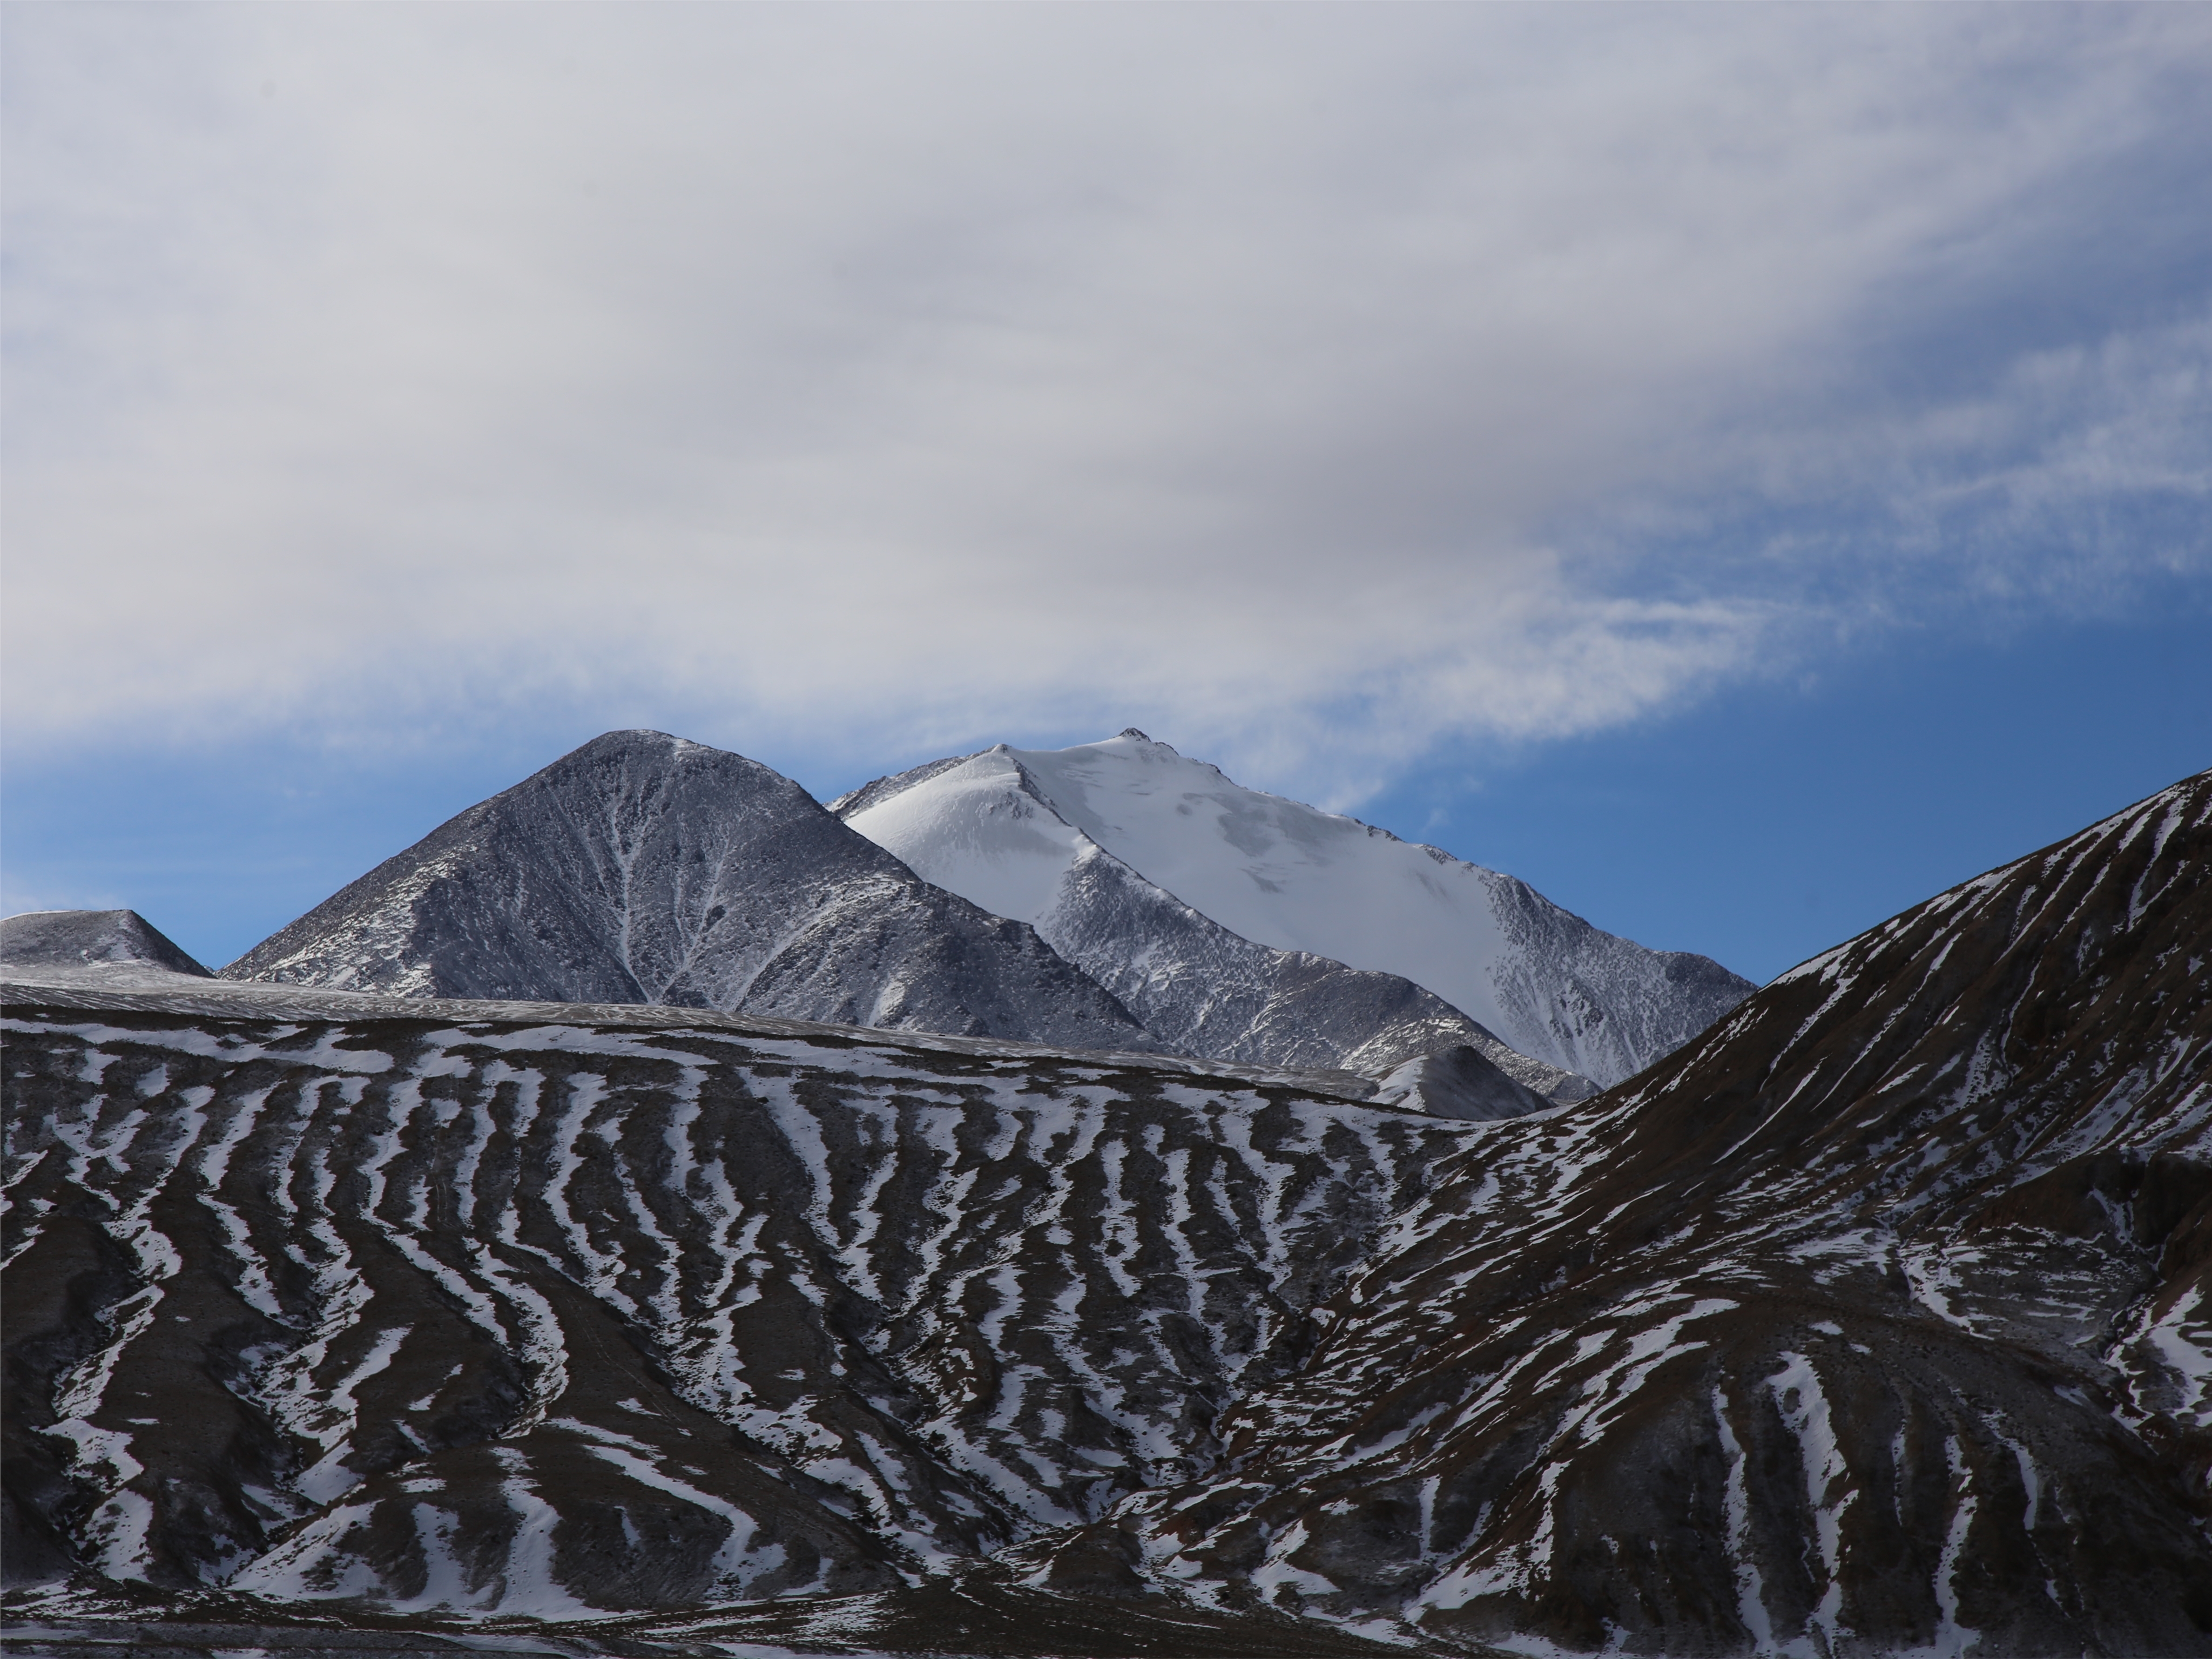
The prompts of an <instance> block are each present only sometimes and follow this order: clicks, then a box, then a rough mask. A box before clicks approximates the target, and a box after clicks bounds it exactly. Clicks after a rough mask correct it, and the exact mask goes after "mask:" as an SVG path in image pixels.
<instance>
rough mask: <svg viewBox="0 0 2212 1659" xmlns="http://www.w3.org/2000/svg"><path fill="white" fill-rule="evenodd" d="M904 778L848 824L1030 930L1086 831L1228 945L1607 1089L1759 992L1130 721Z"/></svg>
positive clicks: (870, 797)
mask: <svg viewBox="0 0 2212 1659" xmlns="http://www.w3.org/2000/svg"><path fill="white" fill-rule="evenodd" d="M903 776H904V778H905V779H910V780H911V781H910V782H903V783H902V780H897V779H894V780H885V781H881V782H879V783H878V784H872V785H870V786H869V787H868V788H867V789H866V790H864V791H860V792H858V793H856V794H855V795H854V796H853V797H851V798H850V803H851V804H850V805H849V806H848V808H847V816H848V822H849V823H851V824H852V826H853V828H854V829H858V830H859V831H860V833H861V834H863V835H865V836H868V837H869V838H870V839H872V840H874V841H877V842H879V843H880V844H881V845H883V846H884V847H886V848H890V850H891V851H892V852H894V853H896V854H897V855H898V856H899V857H900V858H902V860H905V861H906V862H907V863H908V865H909V866H912V867H914V868H915V870H917V871H919V872H921V873H922V874H923V875H924V876H925V877H926V878H927V879H928V880H930V881H933V882H934V883H936V884H939V886H943V887H948V888H950V889H951V890H953V891H954V892H957V893H959V894H961V895H962V896H964V897H967V898H969V899H971V900H973V901H974V902H976V903H978V904H980V905H981V906H982V907H983V908H986V909H988V910H994V911H996V912H997V913H998V914H1000V915H1008V916H1014V917H1017V918H1020V919H1023V920H1032V919H1036V918H1038V917H1039V916H1040V915H1042V910H1043V909H1044V908H1046V907H1047V906H1048V904H1049V903H1050V902H1051V895H1052V893H1053V891H1054V889H1055V885H1056V884H1057V883H1058V881H1059V880H1060V876H1061V874H1062V872H1065V871H1066V869H1067V867H1068V866H1069V864H1070V862H1071V860H1073V859H1074V858H1075V857H1076V856H1077V854H1079V851H1080V845H1079V842H1077V840H1076V839H1075V838H1074V836H1073V835H1071V833H1070V832H1071V831H1073V832H1079V834H1080V836H1082V837H1083V838H1084V840H1085V841H1087V842H1090V843H1091V844H1094V845H1095V846H1097V848H1099V849H1101V850H1102V851H1103V852H1104V853H1107V854H1111V855H1112V856H1113V857H1114V858H1115V860H1119V861H1120V862H1121V864H1123V865H1126V866H1128V867H1129V868H1130V869H1131V870H1133V871H1134V872H1138V873H1139V874H1140V875H1141V876H1142V877H1143V878H1145V879H1146V881H1148V882H1150V883H1151V884H1153V885H1154V886H1156V887H1158V888H1159V889H1161V890H1164V892H1165V893H1167V894H1169V895H1171V896H1173V897H1174V898H1175V899H1176V900H1178V901H1180V902H1182V904H1185V905H1188V907H1190V908H1192V909H1193V910H1194V911H1196V912H1198V913H1199V914H1200V915H1203V916H1206V917H1207V918H1210V919H1211V920H1212V921H1215V922H1217V923H1218V924H1219V925H1220V926H1222V927H1225V928H1226V929H1228V930H1229V931H1230V932H1231V933H1235V934H1237V935H1239V936H1241V937H1242V938H1243V939H1248V940H1250V941H1253V942H1255V943H1257V944H1260V945H1267V946H1269V947H1272V948H1273V949H1276V950H1280V951H1304V952H1309V953H1310V954H1312V955H1315V956H1318V957H1328V958H1331V959H1333V960H1334V961H1335V962H1339V963H1346V964H1347V965H1349V966H1351V967H1352V968H1356V969H1367V970H1370V971H1372V972H1376V973H1383V974H1390V975H1398V976H1400V977H1401V978H1404V979H1407V980H1410V981H1413V983H1414V984H1416V985H1419V986H1421V987H1425V988H1426V989H1427V990H1429V991H1431V992H1432V993H1434V994H1436V995H1437V996H1438V997H1440V998H1442V999H1443V1000H1444V1001H1445V1002H1447V1003H1449V1004H1450V1005H1451V1006H1453V1007H1454V1008H1455V1009H1458V1010H1459V1011H1461V1012H1463V1013H1464V1014H1466V1015H1467V1016H1468V1017H1469V1018H1472V1019H1474V1021H1475V1022H1477V1023H1478V1024H1480V1025H1482V1026H1484V1027H1486V1028H1487V1029H1488V1030H1491V1031H1492V1032H1495V1033H1496V1034H1497V1035H1498V1036H1499V1037H1502V1038H1503V1039H1504V1041H1505V1042H1507V1043H1509V1044H1510V1045H1511V1046H1512V1047H1513V1048H1516V1049H1517V1050H1519V1051H1520V1052H1521V1053H1522V1054H1528V1055H1531V1056H1533V1057H1534V1058H1535V1059H1538V1060H1543V1061H1545V1062H1546V1063H1547V1064H1549V1065H1553V1066H1561V1067H1564V1068H1565V1069H1566V1070H1569V1071H1572V1072H1577V1073H1582V1074H1583V1075H1584V1076H1587V1077H1591V1078H1595V1079H1599V1080H1600V1081H1601V1082H1608V1083H1609V1082H1616V1081H1619V1080H1620V1079H1623V1078H1626V1077H1628V1076H1630V1075H1631V1074H1632V1073H1635V1072H1637V1071H1639V1070H1641V1069H1642V1068H1643V1067H1644V1066H1646V1065H1649V1064H1650V1062H1651V1061H1653V1060H1656V1059H1658V1058H1659V1057H1660V1056H1661V1055H1662V1054H1666V1053H1668V1052H1669V1051H1671V1050H1672V1049H1673V1048H1675V1047H1677V1046H1679V1045H1680V1043H1681V1042H1685V1041H1686V1040H1687V1039H1688V1038H1689V1037H1691V1036H1694V1035H1696V1033H1697V1032H1699V1030H1703V1029H1704V1028H1705V1026H1706V1025H1707V1024H1710V1023H1711V1021H1712V1020H1713V1019H1715V1018H1717V1017H1718V1016H1719V1015H1720V1014H1721V1013H1723V1012H1726V1010H1727V1009H1728V1008H1729V1007H1732V1006H1734V1005H1735V1003H1736V1002H1738V1001H1740V1000H1741V999H1742V998H1743V997H1744V996H1745V995H1747V994H1749V992H1750V991H1751V989H1752V988H1753V987H1752V986H1751V983H1750V981H1747V980H1742V979H1739V978H1738V977H1736V976H1735V975H1733V974H1730V973H1729V972H1728V971H1727V970H1726V969H1723V968H1721V967H1720V966H1719V964H1717V963H1711V962H1709V961H1707V960H1706V959H1705V958H1704V957H1690V956H1686V955H1684V954H1681V953H1676V952H1657V951H1649V950H1646V949H1644V947H1643V946H1641V945H1635V944H1633V943H1632V942H1631V941H1629V940H1626V939H1617V938H1615V937H1613V935H1611V934H1607V933H1600V932H1599V931H1598V930H1597V929H1595V928H1594V927H1590V926H1589V924H1588V923H1586V922H1584V921H1582V920H1580V919H1579V918H1578V917H1576V916H1573V915H1569V914H1568V913H1567V912H1566V911H1565V910H1562V909H1560V908H1559V907H1558V906H1557V905H1554V904H1552V903H1550V902H1548V901H1547V900H1545V899H1544V898H1542V897H1541V896H1539V895H1538V894H1536V893H1535V892H1534V891H1533V890H1531V889H1529V888H1528V886H1527V885H1526V884H1524V883H1522V882H1520V881H1517V880H1516V879H1514V878H1512V877H1510V876H1506V875H1502V874H1500V873H1499V872H1497V871H1494V870H1486V869H1484V868H1482V867H1481V866H1479V865H1474V864H1469V863H1467V862H1466V861H1464V860H1460V859H1456V858H1454V857H1452V856H1451V855H1449V854H1446V853H1443V852H1441V851H1439V850H1438V849H1437V848H1432V847H1425V846H1420V845H1418V844H1415V843H1412V842H1404V841H1401V840H1400V839H1399V838H1398V837H1397V836H1393V835H1391V834H1390V833H1389V831H1387V830H1383V829H1376V828H1375V827H1374V826H1372V825H1370V824H1366V823H1361V822H1360V821H1359V820H1358V819H1357V818H1352V817H1344V816H1342V815H1340V814H1338V813H1334V812H1324V811H1321V810H1319V809H1318V808H1316V807H1312V806H1308V805H1304V803H1302V802H1299V801H1295V800H1290V799H1285V797H1283V796H1280V795H1272V794H1268V793H1264V792H1262V791H1261V790H1257V789H1248V788H1245V787H1243V786H1242V785H1240V784H1237V783H1236V782H1234V781H1231V779H1230V778H1228V777H1227V776H1226V775H1224V774H1223V773H1222V771H1221V770H1220V769H1219V768H1218V767H1215V766H1212V765H1210V764H1208V763H1206V762H1204V761H1200V760H1194V759H1192V758H1190V757H1187V756H1185V755H1182V754H1181V753H1179V752H1178V751H1177V750H1176V749H1175V748H1174V747H1173V746H1172V745H1171V744H1164V743H1160V742H1157V741H1155V740H1154V739H1152V738H1149V737H1147V736H1146V735H1145V734H1144V733H1143V732H1139V731H1138V730H1136V728H1134V727H1129V728H1127V729H1126V730H1124V731H1123V732H1121V734H1120V735H1118V736H1116V737H1112V738H1106V739H1104V740H1103V741H1102V742H1098V743H1089V744H1078V745H1076V746H1075V747H1073V748H1069V749H1056V750H1035V749H1015V748H1012V747H1010V746H1008V745H1006V744H999V745H998V746H996V747H994V748H992V749H989V750H984V751H983V752H982V753H981V754H979V755H976V756H973V757H969V759H967V760H965V761H959V762H938V763H932V764H931V765H929V766H925V767H918V768H916V769H915V770H914V771H913V772H911V773H908V774H906V775H903ZM1039 925H1040V927H1042V922H1040V924H1039ZM1048 936H1049V934H1048Z"/></svg>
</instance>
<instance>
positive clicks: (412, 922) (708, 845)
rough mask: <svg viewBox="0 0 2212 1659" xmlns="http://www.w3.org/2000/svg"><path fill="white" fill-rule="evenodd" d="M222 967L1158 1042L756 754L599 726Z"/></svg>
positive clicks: (1053, 1038)
mask: <svg viewBox="0 0 2212 1659" xmlns="http://www.w3.org/2000/svg"><path fill="white" fill-rule="evenodd" d="M222 972H223V975H224V977H226V978H229V979H238V980H264V981H282V982H286V983H291V984H299V985H319V986H325V987H332V988H335V989H341V990H358V991H381V992H386V993H390V994H397V995H404V996H447V997H481V998H502V997H522V998H530V999H536V1000H548V1001H562V1002H599V1003H625V1002H635V1003H659V1004H671V1005H674V1006H678V1007H696V1008H714V1009H719V1010H720V1011H722V1012H738V1011H743V1012H747V1013H754V1014H767V1015H773V1016H779V1017H782V1018H793V1019H812V1020H826V1021H831V1022H836V1023H838V1024H852V1025H869V1026H877V1027H882V1028H884V1029H888V1030H919V1031H944V1032H951V1033H953V1034H955V1035H966V1036H1001V1037H1010V1038H1013V1039H1016V1040H1020V1041H1031V1042H1054V1043H1060V1044H1064V1045H1066V1046H1070V1047H1079V1048H1155V1047H1157V1046H1158V1045H1157V1044H1156V1043H1155V1042H1153V1041H1152V1038H1151V1037H1149V1036H1147V1035H1146V1033H1145V1031H1144V1030H1143V1029H1142V1028H1141V1027H1139V1025H1138V1024H1137V1023H1136V1022H1135V1021H1134V1020H1133V1019H1132V1018H1130V1016H1129V1014H1128V1012H1127V1011H1126V1010H1125V1009H1123V1008H1122V1007H1121V1006H1120V1005H1119V1004H1118V1003H1116V1002H1115V1000H1114V999H1113V998H1112V997H1111V996H1109V995H1108V994H1106V993H1105V992H1104V991H1103V990H1102V989H1100V988H1099V987H1098V986H1097V985H1096V984H1094V983H1093V982H1092V981H1090V980H1089V979H1087V978H1085V976H1084V975H1082V974H1081V973H1079V972H1078V971H1076V970H1075V969H1072V968H1070V967H1069V966H1068V965H1067V963H1065V962H1063V961H1062V960H1060V957H1058V956H1056V955H1055V954H1054V952H1053V951H1052V949H1051V947H1049V946H1048V945H1045V944H1044V943H1043V941H1042V940H1041V939H1038V938H1037V936H1036V933H1035V932H1034V931H1033V930H1031V929H1030V927H1027V926H1025V925H1024V924H1023V923H1020V922H1018V921H1006V920H1005V919H1004V918H1002V917H999V916H994V915H987V914H986V913H984V912H983V911H981V910H979V909H978V908H975V906H974V905H972V904H970V903H969V902H967V901H966V900H965V899H963V898H959V897H957V896H954V895H953V894H951V893H948V892H945V891H944V890H941V889H939V888H935V887H933V886H931V885H930V884H928V883H927V882H926V881H922V880H921V879H919V878H917V877H916V876H915V873H914V872H912V871H911V870H909V869H908V868H907V867H906V866H904V865H902V864H901V863H900V862H899V861H898V860H896V859H895V858H892V857H890V855H889V854H885V853H884V852H883V851H882V850H881V849H880V848H878V847H876V846H875V844H874V843H873V842H869V841H867V840H866V839H865V838H864V837H862V836H857V835H854V833H853V832H852V831H851V830H849V829H846V828H845V826H844V825H843V824H842V823H838V822H837V820H836V818H835V817H831V816H830V815H829V813H828V812H827V811H824V810H823V808H822V807H821V806H820V805H818V804H817V802H816V801H815V800H814V799H813V797H811V795H809V794H808V793H806V792H805V790H803V789H801V788H800V787H799V786H798V785H797V784H795V783H793V782H792V781H791V780H790V779H788V778H786V777H783V776H781V775H780V774H778V773H775V772H773V771H771V770H769V769H768V768H767V767H765V766H763V765H760V764H759V763H757V762H754V761H750V760H747V759H745V758H744V757H743V756H742V755H732V754H729V753H726V752H725V751H724V750H719V749H710V748H708V747H707V746H706V745H705V744H696V743H688V742H686V741H684V739H683V738H671V737H667V736H665V735H663V734H662V733H660V732H608V733H607V734H606V735H605V736H604V737H600V738H593V739H592V741H591V742H590V743H587V744H585V745H584V746H583V747H582V748H580V749H579V750H575V751H574V753H572V754H568V755H565V756H563V757H562V758H561V759H560V760H558V761H556V762H555V763H553V764H552V765H550V766H549V767H547V768H546V769H544V771H542V772H539V773H537V774H536V775H533V776H532V777H529V778H526V779H525V780H524V781H522V782H520V783H519V784H517V785H515V786H514V787H513V788H512V789H508V790H506V791H504V792H502V793H500V794H497V795H495V796H493V797H492V798H491V799H489V800H487V801H484V802H483V803H482V804H480V805H476V806H472V807H471V808H470V809H469V810H468V811H465V812H463V813H462V814H461V815H460V816H459V817H456V818H453V819H452V820H450V821H449V822H447V823H444V824H441V825H440V826H439V827H438V828H437V829H435V830H433V831H432V832H431V833H430V834H429V835H428V836H425V837H423V839H422V840H421V841H420V842H416V844H415V845H414V846H412V847H410V848H408V849H407V850H406V851H405V852H404V853H401V854H398V855H397V856H396V857H393V858H390V859H386V860H385V861H384V862H383V863H382V864H380V865H379V866H377V867H376V868H375V869H374V870H372V871H370V872H368V874H367V875H365V876H363V877H362V878H361V879H360V880H358V881H356V882H355V883H353V884H351V885H349V886H348V887H347V888H345V889H344V890H342V891H340V892H338V893H337V894H335V895H334V896H331V898H329V899H326V900H325V901H324V902H322V903H321V904H319V905H317V906H316V907H315V908H313V910H310V911H309V912H308V913H307V915H304V916H301V918H300V919H299V920H298V921H295V922H293V923H292V924H291V925H290V926H289V927H286V928H284V929H283V931H281V932H279V933H276V934H275V935H274V936H272V937H271V938H270V939H264V940H263V941H262V942H261V943H260V944H259V945H256V946H254V948H253V949H252V950H251V951H247V952H246V955H245V956H243V957H240V958H239V959H238V960H237V961H236V962H234V963H231V964H230V965H229V966H228V968H225V969H223V970H222Z"/></svg>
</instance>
